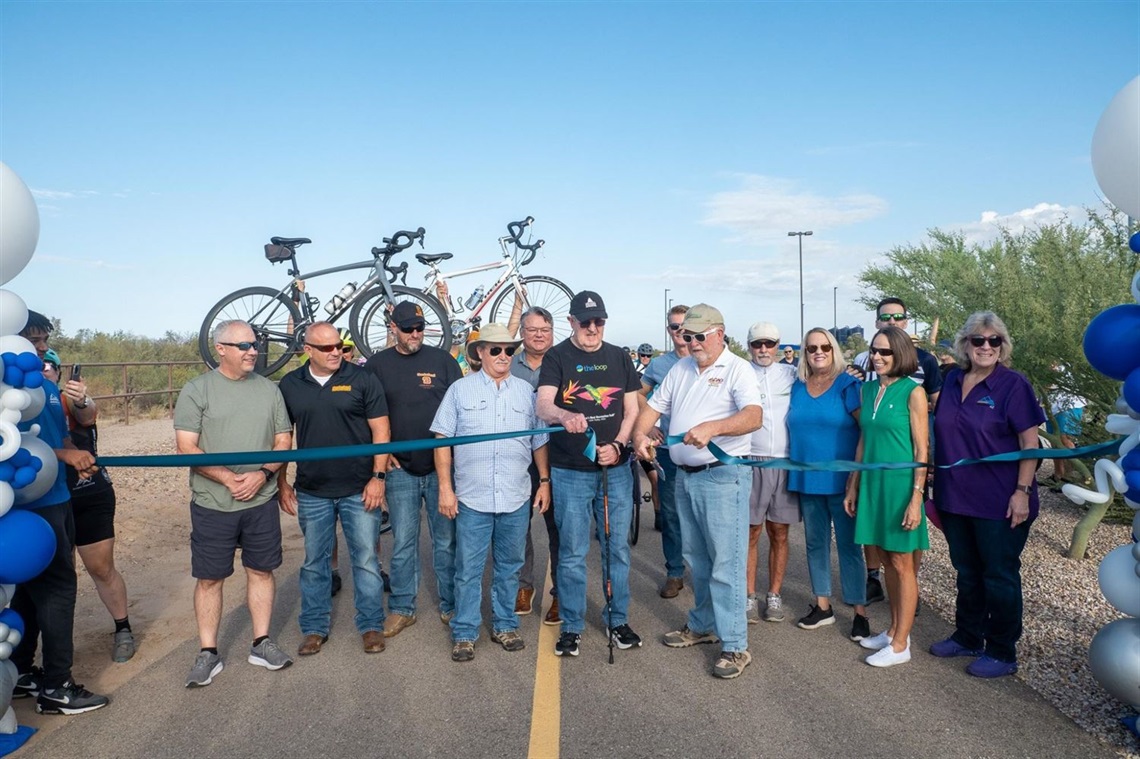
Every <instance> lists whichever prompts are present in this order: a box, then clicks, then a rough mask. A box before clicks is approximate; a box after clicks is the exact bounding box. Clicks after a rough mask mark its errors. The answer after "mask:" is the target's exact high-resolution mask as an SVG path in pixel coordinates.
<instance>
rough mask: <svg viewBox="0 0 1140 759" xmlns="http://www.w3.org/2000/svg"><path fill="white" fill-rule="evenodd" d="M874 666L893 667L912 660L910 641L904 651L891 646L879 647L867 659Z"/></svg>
mask: <svg viewBox="0 0 1140 759" xmlns="http://www.w3.org/2000/svg"><path fill="white" fill-rule="evenodd" d="M865 661H866V662H867V663H868V664H870V665H871V666H872V667H893V666H895V665H896V664H906V663H907V662H908V661H910V643H909V642H908V643H907V646H906V648H904V649H903V650H902V651H899V652H897V653H896V652H895V650H894V649H893V648H891V647H890V646H886V647H884V648H881V649H879V650H878V651H876V652H875V653H873V654H871V655H870V656H868V657H867V658H866V660H865Z"/></svg>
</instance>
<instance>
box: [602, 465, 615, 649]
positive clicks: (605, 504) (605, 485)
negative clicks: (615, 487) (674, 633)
mask: <svg viewBox="0 0 1140 759" xmlns="http://www.w3.org/2000/svg"><path fill="white" fill-rule="evenodd" d="M602 529H603V530H604V532H605V536H606V577H605V583H603V585H604V591H605V596H606V608H605V615H606V639H607V640H608V641H609V644H610V664H613V663H614V630H613V621H614V609H613V605H614V592H613V586H612V585H611V584H610V582H611V580H610V468H609V467H608V466H603V467H602Z"/></svg>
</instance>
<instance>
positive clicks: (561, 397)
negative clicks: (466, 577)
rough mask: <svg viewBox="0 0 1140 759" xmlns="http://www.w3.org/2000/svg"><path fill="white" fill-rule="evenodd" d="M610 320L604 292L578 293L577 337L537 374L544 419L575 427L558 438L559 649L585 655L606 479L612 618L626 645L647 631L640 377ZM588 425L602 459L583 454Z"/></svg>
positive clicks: (553, 442)
mask: <svg viewBox="0 0 1140 759" xmlns="http://www.w3.org/2000/svg"><path fill="white" fill-rule="evenodd" d="M606 318H607V315H606V307H605V304H604V303H603V302H602V298H601V296H600V295H598V294H597V293H595V292H590V291H589V290H586V291H583V292H580V293H578V294H577V295H575V296H574V298H573V300H571V301H570V316H569V317H568V320H569V322H570V328H571V335H570V337H569V338H568V339H567V340H564V341H562V342H561V343H559V344H558V345H556V346H554V347H553V348H551V349H550V350H549V351H548V352H547V354H546V357H545V358H544V359H543V361H542V372H541V374H540V375H539V380H538V403H537V408H536V411H537V413H538V416H539V418H541V419H543V420H545V421H547V422H549V423H551V424H560V425H562V426H563V427H565V428H566V432H559V433H555V434H553V435H551V436H550V465H551V473H550V476H551V480H552V485H553V489H554V494H553V495H554V520H555V523H556V524H557V525H558V536H559V551H558V600H559V605H560V606H559V613H560V614H561V617H562V634H561V636H560V637H559V639H558V644H557V645H556V646H555V648H554V653H555V654H557V655H558V656H577V655H578V643H579V641H580V640H581V637H582V632H583V630H584V629H585V624H586V621H585V613H586V554H587V552H588V551H589V548H590V522H591V517H592V518H593V522H594V523H595V524H596V525H597V530H598V538H599V540H600V541H602V551H603V557H604V556H605V551H606V548H607V547H606V544H605V542H604V541H605V540H606V537H605V534H604V528H603V525H604V524H605V521H604V516H603V497H604V496H603V489H604V488H605V487H606V486H607V485H608V492H609V499H608V500H609V511H610V513H609V523H610V532H611V537H614V538H616V539H611V541H610V545H609V561H608V562H607V561H606V560H605V559H603V561H602V572H603V581H604V580H605V579H606V578H605V575H606V573H608V574H609V580H610V587H611V590H612V602H611V604H610V609H609V614H608V615H607V618H606V619H605V620H604V622H605V624H606V626H607V627H609V628H611V636H612V638H613V641H614V644H615V645H616V646H617V647H618V648H631V647H633V646H640V645H641V638H639V637H638V636H637V633H635V632H634V631H633V630H632V629H631V628H630V626H629V624H628V611H629V528H628V526H629V524H630V523H631V520H632V519H633V498H632V493H633V480H632V472H631V470H630V468H629V466H626V464H628V462H629V439H630V434H631V433H632V431H633V423H634V421H636V418H637V391H638V390H639V389H640V388H641V381H640V379H639V378H638V374H637V372H636V371H635V370H634V368H633V364H632V363H631V362H630V360H629V357H628V356H627V355H626V353H625V351H623V350H622V349H621V348H620V347H618V346H615V345H611V344H610V343H607V342H604V341H603V339H602V338H603V336H604V334H605V326H606ZM587 428H591V429H593V431H594V434H595V441H596V443H597V456H596V458H595V460H593V461H591V460H590V459H587V458H586V457H585V456H584V455H583V451H584V450H585V448H586V441H587V438H586V434H585V433H586V429H587ZM607 479H608V483H606V480H607ZM604 483H605V484H604ZM607 564H608V566H607Z"/></svg>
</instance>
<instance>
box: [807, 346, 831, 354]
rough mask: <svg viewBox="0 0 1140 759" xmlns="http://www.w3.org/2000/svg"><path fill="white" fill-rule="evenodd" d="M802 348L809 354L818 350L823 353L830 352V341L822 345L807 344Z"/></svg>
mask: <svg viewBox="0 0 1140 759" xmlns="http://www.w3.org/2000/svg"><path fill="white" fill-rule="evenodd" d="M804 350H805V351H807V352H808V354H810V355H815V354H816V353H817V352H819V351H823V352H824V353H831V343H824V344H823V345H808V346H805V347H804Z"/></svg>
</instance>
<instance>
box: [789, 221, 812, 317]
mask: <svg viewBox="0 0 1140 759" xmlns="http://www.w3.org/2000/svg"><path fill="white" fill-rule="evenodd" d="M810 234H811V230H810V229H809V230H808V231H806V232H788V237H798V238H800V334H801V335H802V334H803V333H804V236H805V235H810Z"/></svg>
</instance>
